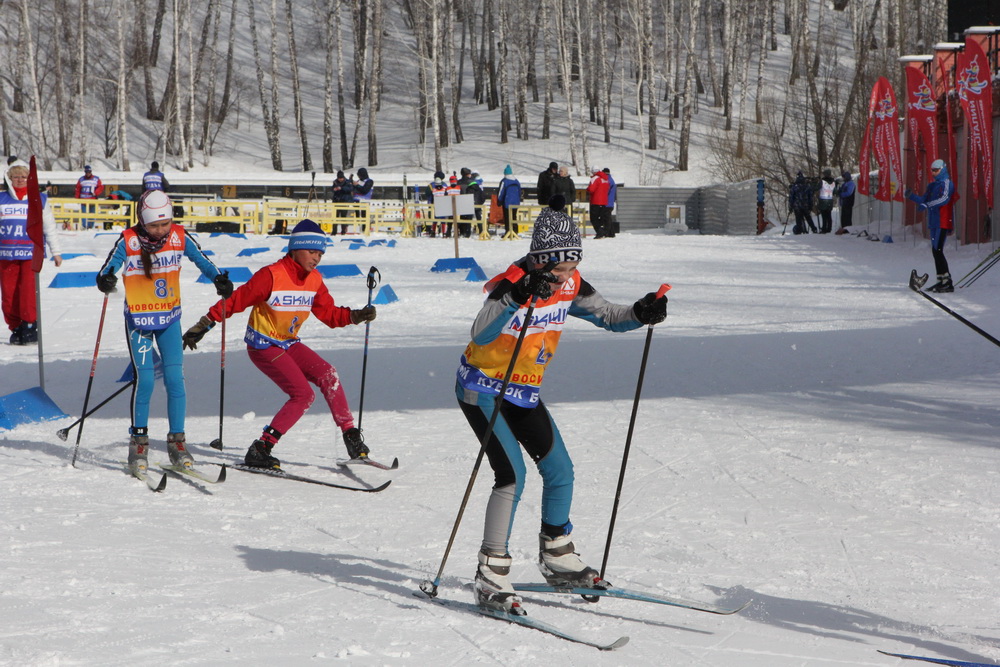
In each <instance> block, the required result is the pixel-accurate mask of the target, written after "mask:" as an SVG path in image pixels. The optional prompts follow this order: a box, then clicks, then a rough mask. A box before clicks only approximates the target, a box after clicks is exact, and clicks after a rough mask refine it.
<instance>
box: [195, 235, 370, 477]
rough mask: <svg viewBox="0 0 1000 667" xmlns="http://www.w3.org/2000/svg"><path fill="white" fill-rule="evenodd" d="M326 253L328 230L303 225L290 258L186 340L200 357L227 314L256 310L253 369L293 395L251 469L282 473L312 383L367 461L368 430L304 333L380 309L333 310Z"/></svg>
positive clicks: (256, 447) (262, 273)
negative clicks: (314, 323) (285, 445)
mask: <svg viewBox="0 0 1000 667" xmlns="http://www.w3.org/2000/svg"><path fill="white" fill-rule="evenodd" d="M325 251H326V235H325V234H324V233H323V230H322V229H320V226H319V225H317V224H316V223H315V222H313V221H312V220H308V219H306V220H302V221H301V222H299V223H298V224H297V225H295V228H294V229H293V230H292V234H291V237H290V238H289V240H288V254H287V255H285V256H284V257H283V258H282V259H280V260H279V261H277V262H275V263H274V264H271V265H270V266H265V267H264V268H262V269H260V270H259V271H257V273H255V274H254V275H253V276H252V277H251V278H250V280H249V281H247V282H246V283H245V284H243V285H242V286H240V287H239V289H237V290H236V291H235V292H233V295H232V296H231V297H229V298H228V299H226V300H225V302H223V301H219V302H218V303H216V304H215V305H214V306H212V308H211V309H210V310H209V311H208V313H207V314H206V315H204V316H203V317H202V318H201V319H200V320H198V323H197V324H195V325H194V326H193V327H191V328H190V329H188V331H187V333H185V334H184V346H185V347H188V348H190V349H192V350H193V349H195V348H196V347H197V345H198V342H199V341H201V339H202V337H203V336H204V335H205V333H206V332H207V331H208V330H209V329H211V328H212V327H214V326H215V323H216V322H221V321H222V318H223V314H225V317H229V316H231V315H233V314H234V313H242V312H243V311H244V310H246V309H247V308H253V310H251V311H250V318H249V320H248V321H247V332H246V336H244V338H243V340H244V341H246V344H247V352H248V353H249V354H250V361H252V362H253V363H254V365H255V366H256V367H257V368H259V369H260V370H261V372H262V373H264V375H266V376H268V377H269V378H271V380H273V381H274V383H275V384H276V385H278V386H279V387H280V388H281V390H282V391H284V392H285V393H286V394H288V401H286V402H285V404H284V405H283V406H282V407H281V409H280V410H278V413H277V414H276V415H275V416H274V418H273V419H272V420H271V423H270V424H268V425H267V426H265V427H264V431H263V433H261V436H260V438H258V439H257V440H254V441H253V443H252V444H251V445H250V449H249V450H248V451H247V453H246V457H245V458H244V460H245V462H246V464H247V465H248V466H253V467H255V468H272V469H275V470H278V469H280V465H281V463H280V461H278V459H276V458H275V457H274V456H272V455H271V450H272V449H273V448H274V445H275V444H277V442H278V440H279V439H280V438H281V436H282V435H284V434H285V433H287V432H288V430H289V429H291V428H292V427H293V426H295V423H296V422H297V421H298V420H299V418H300V417H302V415H303V414H304V413H305V411H306V410H308V409H309V406H310V405H312V402H313V399H314V398H315V397H316V395H315V393H314V392H313V390H312V388H311V387H310V386H309V383H310V382H311V383H312V384H314V385H316V386H317V387H319V389H320V392H322V394H323V398H325V399H326V403H327V405H328V406H329V407H330V414H332V415H333V421H334V422H335V423H336V424H337V426H338V427H340V430H341V432H342V433H343V438H344V445H345V446H346V447H347V453H348V454H349V455H350V457H351V458H352V459H357V458H365V457H367V456H368V452H369V450H368V447H366V446H365V443H364V438H363V437H362V435H361V430H360V429H358V428H357V427H355V426H354V415H353V414H351V409H350V407H349V406H348V403H347V395H346V394H345V392H344V386H343V384H342V383H341V382H340V376H339V375H338V374H337V369H336V368H334V367H333V366H331V365H330V364H329V363H328V362H327V361H326V360H325V359H323V358H322V357H321V356H319V355H318V354H316V352H314V351H313V350H312V349H311V348H310V347H308V346H307V345H306V344H305V343H303V342H302V341H301V339H300V338H299V329H300V328H301V327H302V325H303V324H304V323H305V321H306V320H307V319H309V316H310V315H315V316H316V317H317V318H318V319H319V321H320V322H322V323H323V324H325V325H327V326H328V327H330V328H331V329H334V328H337V327H345V326H347V325H348V324H363V323H365V322H371V321H372V320H374V319H375V314H376V313H375V306H370V305H369V306H365V307H364V308H360V309H358V310H351V309H350V308H347V307H344V306H338V305H336V304H335V303H334V301H333V297H332V296H331V295H330V292H329V291H328V290H327V288H326V284H324V282H323V276H322V275H321V274H320V272H319V271H317V270H316V267H317V266H318V265H319V263H320V262H321V261H322V259H323V253H324V252H325ZM223 306H225V309H224V310H223Z"/></svg>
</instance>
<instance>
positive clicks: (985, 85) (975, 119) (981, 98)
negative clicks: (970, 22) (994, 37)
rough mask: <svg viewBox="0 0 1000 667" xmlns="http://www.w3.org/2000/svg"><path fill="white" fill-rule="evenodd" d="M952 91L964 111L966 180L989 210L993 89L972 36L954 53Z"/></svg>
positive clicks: (986, 67)
mask: <svg viewBox="0 0 1000 667" xmlns="http://www.w3.org/2000/svg"><path fill="white" fill-rule="evenodd" d="M955 74H956V76H955V88H956V89H957V90H958V97H959V99H960V100H961V102H962V110H963V111H964V112H965V123H966V126H967V127H968V134H969V178H970V185H971V186H972V196H973V197H977V198H978V197H979V192H980V189H979V179H980V172H982V174H981V176H982V184H983V187H982V192H983V194H984V195H985V196H986V203H987V205H988V206H989V207H990V208H992V207H993V86H992V85H991V83H990V65H989V61H987V60H986V54H985V53H983V47H981V46H980V45H979V42H977V41H976V40H975V39H973V38H972V37H966V38H965V51H964V52H963V53H959V54H958V62H957V71H956V73H955Z"/></svg>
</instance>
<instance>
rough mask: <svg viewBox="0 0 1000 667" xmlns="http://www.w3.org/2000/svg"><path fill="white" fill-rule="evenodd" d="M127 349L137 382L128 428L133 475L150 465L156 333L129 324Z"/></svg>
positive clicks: (126, 330)
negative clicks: (150, 404)
mask: <svg viewBox="0 0 1000 667" xmlns="http://www.w3.org/2000/svg"><path fill="white" fill-rule="evenodd" d="M125 334H126V340H127V341H128V352H129V356H130V357H131V358H132V370H133V371H134V373H135V384H133V385H132V400H131V411H132V426H131V428H129V448H128V466H129V470H130V471H131V472H132V473H133V474H139V473H144V472H146V469H147V467H148V466H149V462H148V456H149V454H148V452H149V433H148V426H149V401H150V399H151V398H152V396H153V386H154V384H155V382H156V379H155V372H154V369H153V336H152V334H151V333H149V332H144V331H140V330H138V329H132V328H130V327H129V326H128V324H127V323H126V326H125Z"/></svg>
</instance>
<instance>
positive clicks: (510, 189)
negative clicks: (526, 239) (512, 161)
mask: <svg viewBox="0 0 1000 667" xmlns="http://www.w3.org/2000/svg"><path fill="white" fill-rule="evenodd" d="M497 202H498V203H499V204H500V206H501V207H503V219H504V223H505V224H506V226H507V233H508V234H509V233H510V232H511V231H513V232H514V233H515V234H517V233H518V231H517V225H515V224H513V220H514V218H515V217H517V207H518V206H519V205H520V203H521V182H520V181H519V180H517V179H516V178H514V170H513V169H511V168H510V165H509V164H508V165H507V167H506V168H505V169H504V170H503V180H501V181H500V189H499V190H497Z"/></svg>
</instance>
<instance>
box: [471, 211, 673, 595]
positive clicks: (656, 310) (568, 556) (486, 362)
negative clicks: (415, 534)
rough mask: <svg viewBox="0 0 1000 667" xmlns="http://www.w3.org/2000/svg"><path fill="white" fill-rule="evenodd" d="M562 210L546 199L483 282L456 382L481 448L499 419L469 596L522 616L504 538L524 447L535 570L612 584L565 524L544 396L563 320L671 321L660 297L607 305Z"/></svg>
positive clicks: (519, 484) (557, 439) (568, 466)
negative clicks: (515, 249) (532, 490)
mask: <svg viewBox="0 0 1000 667" xmlns="http://www.w3.org/2000/svg"><path fill="white" fill-rule="evenodd" d="M563 203H564V202H563V201H562V197H561V196H558V195H555V196H553V197H551V198H550V199H549V208H547V209H545V210H543V211H542V212H541V214H540V215H539V216H538V220H537V221H536V222H535V228H534V231H533V233H532V236H531V249H530V251H529V252H528V255H527V256H526V257H523V258H521V259H519V260H517V261H516V262H515V263H513V264H511V265H510V267H508V268H507V270H506V271H505V272H504V273H502V274H500V275H498V276H496V277H495V278H493V279H492V280H490V281H489V282H488V283H486V288H485V289H486V292H487V294H488V296H487V297H486V303H485V304H484V305H483V307H482V309H480V311H479V314H478V315H477V316H476V319H475V322H474V324H473V326H472V340H471V342H470V343H469V344H468V346H466V348H465V352H464V353H463V354H462V358H461V361H460V362H459V364H460V365H459V368H458V372H457V380H456V384H455V393H456V396H457V398H458V403H459V406H460V407H461V408H462V413H463V414H464V415H465V418H466V419H467V420H468V422H469V425H470V426H471V427H472V430H473V432H475V434H476V436H477V437H478V439H479V441H480V442H483V439H484V438H485V437H486V429H487V425H488V424H489V422H490V419H491V415H493V412H494V410H499V413H500V414H499V415H494V416H495V417H496V423H495V428H494V429H493V432H492V433H491V434H490V437H489V439H487V440H486V442H485V444H484V448H485V451H486V457H487V459H488V460H489V463H490V467H491V468H492V469H493V480H494V481H493V490H492V492H491V494H490V498H489V501H488V502H487V503H486V518H485V521H484V526H483V540H482V544H481V548H480V550H479V554H478V561H479V562H478V567H477V570H476V578H475V594H476V600H477V602H478V603H479V605H481V606H483V607H488V608H493V609H500V610H503V611H507V612H510V613H514V614H523V613H524V610H523V609H521V608H520V603H521V600H520V598H519V597H518V596H517V593H516V592H515V591H514V588H513V586H512V585H511V583H510V578H509V573H510V566H511V563H512V558H511V555H510V551H509V541H510V535H511V530H512V528H513V525H514V515H515V512H516V511H517V506H518V500H519V499H520V497H521V492H522V489H523V488H524V483H525V477H526V475H527V468H526V466H525V462H524V456H523V454H522V452H521V449H522V448H523V449H524V451H525V452H527V453H528V456H530V457H531V460H532V461H533V462H534V464H535V467H536V468H537V470H538V473H539V475H540V476H541V478H542V501H541V517H540V518H541V522H540V524H541V525H540V531H539V535H538V544H539V553H538V561H537V563H538V567H539V569H540V570H541V571H542V575H543V576H544V577H545V580H546V581H547V582H548V583H549V584H551V585H553V586H582V587H591V588H594V587H599V588H607V587H608V586H609V584H608V583H607V582H605V581H603V580H602V579H601V577H600V574H599V573H598V571H597V570H596V569H594V568H592V567H589V566H588V565H587V564H586V563H584V562H583V561H582V560H581V559H580V556H579V555H578V554H577V553H576V551H577V549H576V547H575V545H574V542H573V538H572V531H573V524H572V523H571V522H570V510H571V506H572V503H573V462H572V460H571V459H570V456H569V452H568V451H567V448H566V443H565V442H564V441H563V438H562V436H561V435H560V433H559V429H558V428H557V427H556V425H555V422H554V421H553V419H552V416H551V414H550V413H549V410H548V408H547V407H546V405H545V403H544V402H543V401H542V400H541V396H540V392H541V387H542V381H543V376H544V374H545V372H546V369H547V368H548V367H549V365H550V362H551V360H552V357H553V354H554V353H555V351H556V349H557V347H558V346H559V337H560V335H561V333H562V330H563V328H564V326H565V324H566V321H567V320H568V319H569V317H570V316H572V317H576V318H580V319H582V320H585V321H587V322H590V323H591V324H594V325H595V326H598V327H601V328H603V329H605V330H607V331H612V332H624V331H631V330H633V329H638V328H639V327H641V326H642V325H643V324H656V323H658V322H662V321H663V320H664V319H665V318H666V316H667V299H666V297H660V298H657V297H656V294H654V293H649V294H647V295H646V296H644V297H642V298H641V299H639V300H638V301H637V302H635V304H616V303H611V302H609V301H607V300H606V299H605V298H604V297H602V296H601V294H600V293H599V292H598V291H597V290H595V289H594V288H593V287H592V286H591V285H590V283H588V282H587V281H586V280H584V279H583V278H582V277H581V275H580V272H579V271H578V269H577V267H578V265H579V264H580V260H581V259H582V258H583V248H582V246H581V243H580V230H579V228H578V227H577V226H576V225H575V224H574V223H573V221H572V220H570V219H569V217H568V216H566V214H565V213H564V212H563V211H561V210H560V209H561V208H562V205H563ZM531 304H533V305H534V307H535V308H536V310H535V311H534V312H535V318H534V319H533V320H532V322H531V327H530V328H528V329H527V333H526V335H525V336H524V339H523V342H522V349H521V350H520V352H519V354H518V356H517V359H516V360H511V358H510V355H511V350H512V349H513V348H514V347H515V342H516V340H517V338H518V331H519V330H521V328H522V323H523V321H524V317H525V315H526V309H527V308H528V307H529V306H530V305H531ZM542 313H544V314H542ZM512 361H514V364H515V365H514V368H513V374H512V376H511V382H510V384H509V385H508V387H507V391H506V393H505V394H504V396H503V398H502V400H500V401H499V404H498V401H497V396H498V394H499V392H500V387H501V385H502V384H503V383H502V381H501V378H503V377H504V374H505V371H506V369H507V367H508V366H509V365H510V364H511V362H512Z"/></svg>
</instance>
